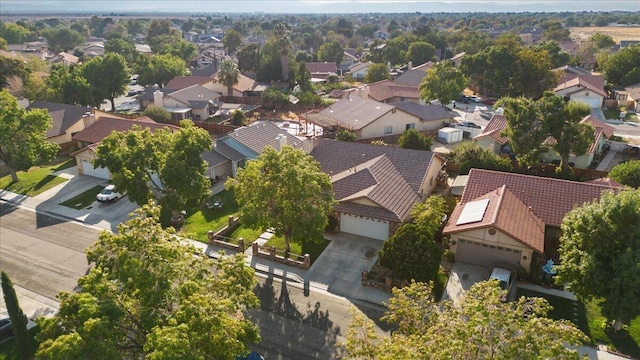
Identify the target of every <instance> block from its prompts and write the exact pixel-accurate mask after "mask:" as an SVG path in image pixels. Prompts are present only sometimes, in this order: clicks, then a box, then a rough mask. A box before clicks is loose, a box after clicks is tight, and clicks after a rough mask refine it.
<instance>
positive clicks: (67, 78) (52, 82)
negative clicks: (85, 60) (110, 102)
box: [45, 65, 95, 106]
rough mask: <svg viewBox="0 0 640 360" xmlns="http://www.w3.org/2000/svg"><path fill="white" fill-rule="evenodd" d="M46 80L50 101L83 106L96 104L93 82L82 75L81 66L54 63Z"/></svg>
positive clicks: (47, 94)
mask: <svg viewBox="0 0 640 360" xmlns="http://www.w3.org/2000/svg"><path fill="white" fill-rule="evenodd" d="M45 82H46V85H47V86H46V87H45V91H46V97H47V100H48V101H51V102H58V103H63V104H75V105H81V106H90V105H91V106H94V104H95V100H94V98H93V96H92V92H91V84H89V82H88V81H87V79H85V78H84V77H83V76H82V68H81V67H80V66H65V65H54V66H53V67H52V68H51V72H50V73H49V76H48V77H47V79H46V80H45Z"/></svg>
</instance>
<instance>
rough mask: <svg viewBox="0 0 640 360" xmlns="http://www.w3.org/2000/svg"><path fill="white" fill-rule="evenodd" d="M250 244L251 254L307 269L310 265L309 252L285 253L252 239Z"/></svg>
mask: <svg viewBox="0 0 640 360" xmlns="http://www.w3.org/2000/svg"><path fill="white" fill-rule="evenodd" d="M251 246H252V247H253V256H257V257H261V258H263V259H269V260H271V261H275V262H278V263H281V264H285V265H289V266H295V267H298V268H301V269H304V270H308V269H309V267H311V256H310V255H309V254H304V255H299V254H294V253H287V252H286V251H284V250H279V249H276V247H275V246H264V245H260V244H258V242H257V241H254V242H253V243H252V244H251Z"/></svg>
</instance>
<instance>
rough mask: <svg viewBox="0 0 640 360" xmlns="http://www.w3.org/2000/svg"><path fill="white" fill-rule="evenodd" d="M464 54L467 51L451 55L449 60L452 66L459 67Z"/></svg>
mask: <svg viewBox="0 0 640 360" xmlns="http://www.w3.org/2000/svg"><path fill="white" fill-rule="evenodd" d="M466 54H467V53H465V52H461V53H458V54H455V55H453V57H452V58H451V62H452V63H453V67H454V68H459V67H460V64H461V63H462V58H463V57H464V56H465V55H466Z"/></svg>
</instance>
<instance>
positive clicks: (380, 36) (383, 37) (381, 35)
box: [373, 30, 389, 40]
mask: <svg viewBox="0 0 640 360" xmlns="http://www.w3.org/2000/svg"><path fill="white" fill-rule="evenodd" d="M373 36H374V37H375V38H376V39H380V40H387V39H388V38H389V33H388V32H386V31H382V30H377V31H376V32H375V33H373Z"/></svg>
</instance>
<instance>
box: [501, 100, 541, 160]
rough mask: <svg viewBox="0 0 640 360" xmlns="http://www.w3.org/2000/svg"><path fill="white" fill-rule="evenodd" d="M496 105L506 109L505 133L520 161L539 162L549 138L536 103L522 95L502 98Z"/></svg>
mask: <svg viewBox="0 0 640 360" xmlns="http://www.w3.org/2000/svg"><path fill="white" fill-rule="evenodd" d="M494 106H495V107H502V108H503V109H504V117H505V119H506V120H507V128H506V129H505V130H504V132H503V134H504V135H505V136H507V137H508V138H509V146H510V147H511V150H512V151H513V152H514V153H515V154H516V157H517V159H518V163H519V164H521V165H532V164H537V163H539V162H540V157H541V156H542V154H543V153H544V152H545V151H546V148H545V146H543V142H544V141H545V140H546V139H547V133H546V130H545V128H544V126H543V123H542V121H541V120H540V117H539V113H538V111H537V109H536V105H535V103H534V102H533V101H532V100H531V99H526V98H522V97H520V98H502V99H500V100H499V101H497V102H496V104H495V105H494Z"/></svg>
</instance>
